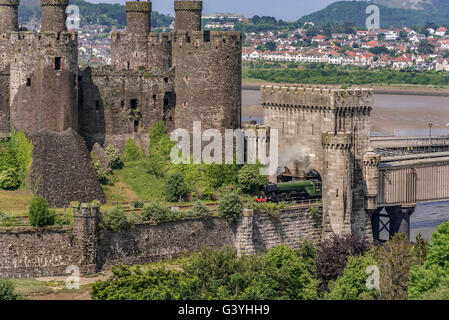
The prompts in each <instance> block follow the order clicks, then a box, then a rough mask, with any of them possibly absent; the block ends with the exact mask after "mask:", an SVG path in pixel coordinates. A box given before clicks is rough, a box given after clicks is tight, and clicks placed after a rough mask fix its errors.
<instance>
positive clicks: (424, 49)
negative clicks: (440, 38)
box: [418, 40, 435, 54]
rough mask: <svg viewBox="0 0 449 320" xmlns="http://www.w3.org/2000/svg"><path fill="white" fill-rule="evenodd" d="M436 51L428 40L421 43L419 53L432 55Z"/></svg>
mask: <svg viewBox="0 0 449 320" xmlns="http://www.w3.org/2000/svg"><path fill="white" fill-rule="evenodd" d="M434 49H435V46H434V45H433V44H431V43H430V42H429V41H427V40H421V41H420V42H419V46H418V52H419V53H420V54H431V53H433V50H434Z"/></svg>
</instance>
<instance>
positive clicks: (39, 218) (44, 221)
mask: <svg viewBox="0 0 449 320" xmlns="http://www.w3.org/2000/svg"><path fill="white" fill-rule="evenodd" d="M28 215H29V219H30V224H31V225H32V226H35V227H42V226H50V225H54V224H55V219H56V212H55V211H54V210H50V209H49V208H48V202H47V200H46V199H45V198H43V197H40V196H35V197H33V199H32V200H31V205H30V208H29V213H28Z"/></svg>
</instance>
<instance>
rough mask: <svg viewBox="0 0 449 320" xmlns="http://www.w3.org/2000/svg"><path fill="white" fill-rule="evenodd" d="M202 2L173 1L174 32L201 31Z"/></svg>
mask: <svg viewBox="0 0 449 320" xmlns="http://www.w3.org/2000/svg"><path fill="white" fill-rule="evenodd" d="M202 10H203V1H175V15H176V17H175V30H176V31H201V12H202Z"/></svg>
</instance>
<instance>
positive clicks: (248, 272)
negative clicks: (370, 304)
mask: <svg viewBox="0 0 449 320" xmlns="http://www.w3.org/2000/svg"><path fill="white" fill-rule="evenodd" d="M310 268H311V267H310V266H309V260H306V259H305V258H303V257H302V255H301V254H300V252H299V251H298V250H294V249H291V248H289V247H287V246H279V247H276V248H273V249H271V250H269V251H268V253H266V254H262V255H254V256H243V257H237V253H236V251H235V250H234V249H231V248H224V249H220V250H210V249H207V248H203V250H202V252H201V253H198V254H195V255H194V256H193V257H191V258H190V259H189V260H188V261H187V262H186V263H185V264H183V265H182V270H183V271H174V270H167V269H162V268H150V269H148V270H147V271H141V270H140V269H136V270H133V268H132V267H125V266H121V267H119V268H114V269H113V276H112V277H111V278H110V279H109V280H106V281H97V282H96V283H95V284H94V285H93V287H92V297H93V298H94V299H111V300H115V299H139V300H140V299H142V300H165V299H177V300H178V299H195V300H199V299H231V300H240V299H244V300H254V299H294V300H306V299H317V284H318V282H317V280H316V279H315V278H314V276H313V274H312V273H311V272H310Z"/></svg>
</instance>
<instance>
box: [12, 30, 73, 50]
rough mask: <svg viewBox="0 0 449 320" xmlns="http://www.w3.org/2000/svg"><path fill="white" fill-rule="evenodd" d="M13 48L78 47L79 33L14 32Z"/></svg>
mask: <svg viewBox="0 0 449 320" xmlns="http://www.w3.org/2000/svg"><path fill="white" fill-rule="evenodd" d="M10 44H11V48H12V49H13V50H16V49H18V48H27V49H28V48H61V49H63V48H73V49H76V48H77V47H78V34H77V33H76V32H74V31H73V32H50V31H47V32H40V33H37V32H34V31H20V32H12V33H11V39H10Z"/></svg>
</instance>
